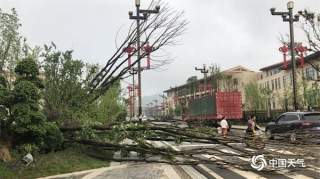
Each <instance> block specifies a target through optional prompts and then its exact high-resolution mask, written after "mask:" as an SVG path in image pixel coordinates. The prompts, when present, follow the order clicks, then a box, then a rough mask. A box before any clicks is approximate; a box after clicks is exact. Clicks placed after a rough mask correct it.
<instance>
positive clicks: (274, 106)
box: [272, 100, 276, 109]
mask: <svg viewBox="0 0 320 179" xmlns="http://www.w3.org/2000/svg"><path fill="white" fill-rule="evenodd" d="M272 109H276V102H275V100H272Z"/></svg>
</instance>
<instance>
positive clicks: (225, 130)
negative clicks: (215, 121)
mask: <svg viewBox="0 0 320 179" xmlns="http://www.w3.org/2000/svg"><path fill="white" fill-rule="evenodd" d="M220 126H221V130H222V135H223V137H226V136H227V134H228V128H229V125H228V122H227V118H226V117H225V116H223V117H222V120H221V122H220Z"/></svg>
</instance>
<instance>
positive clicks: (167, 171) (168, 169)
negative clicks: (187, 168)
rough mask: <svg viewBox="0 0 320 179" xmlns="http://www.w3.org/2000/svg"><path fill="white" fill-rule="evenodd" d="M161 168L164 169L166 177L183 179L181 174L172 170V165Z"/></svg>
mask: <svg viewBox="0 0 320 179" xmlns="http://www.w3.org/2000/svg"><path fill="white" fill-rule="evenodd" d="M161 168H162V169H163V171H164V173H165V174H166V176H168V177H170V178H174V179H181V177H180V176H179V174H178V173H177V172H176V171H175V170H174V169H173V168H172V166H171V165H161Z"/></svg>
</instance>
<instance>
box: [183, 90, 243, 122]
mask: <svg viewBox="0 0 320 179" xmlns="http://www.w3.org/2000/svg"><path fill="white" fill-rule="evenodd" d="M223 116H226V118H227V119H234V120H237V119H241V118H242V98H241V93H240V92H238V91H236V92H216V93H214V94H213V95H208V96H203V97H200V98H196V99H192V100H190V101H189V102H188V106H187V110H186V111H185V114H184V119H185V120H217V119H221V118H222V117H223Z"/></svg>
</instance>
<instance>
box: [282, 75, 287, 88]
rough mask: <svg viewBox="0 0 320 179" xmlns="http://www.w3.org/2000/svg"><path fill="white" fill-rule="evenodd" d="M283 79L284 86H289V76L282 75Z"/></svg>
mask: <svg viewBox="0 0 320 179" xmlns="http://www.w3.org/2000/svg"><path fill="white" fill-rule="evenodd" d="M282 80H283V82H282V84H283V88H285V87H286V86H287V76H286V75H284V76H283V77H282Z"/></svg>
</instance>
